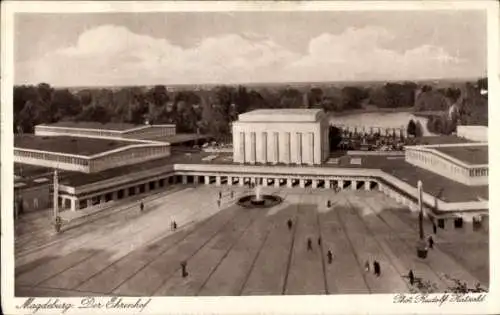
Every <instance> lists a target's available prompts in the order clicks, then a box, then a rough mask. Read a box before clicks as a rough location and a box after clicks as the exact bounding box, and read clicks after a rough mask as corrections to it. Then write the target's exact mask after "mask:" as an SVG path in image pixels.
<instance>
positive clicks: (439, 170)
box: [405, 143, 488, 186]
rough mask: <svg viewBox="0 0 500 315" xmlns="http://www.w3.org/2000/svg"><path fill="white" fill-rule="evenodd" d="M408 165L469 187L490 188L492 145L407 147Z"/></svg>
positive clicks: (465, 144) (466, 144)
mask: <svg viewBox="0 0 500 315" xmlns="http://www.w3.org/2000/svg"><path fill="white" fill-rule="evenodd" d="M405 150H406V152H405V160H406V162H408V163H410V164H413V165H415V166H418V167H421V168H424V169H427V170H429V171H431V172H434V173H436V174H439V175H441V176H445V177H448V178H450V179H452V180H454V181H457V182H460V183H463V184H465V185H469V186H481V185H488V144H486V143H461V144H435V145H418V146H407V147H406V148H405Z"/></svg>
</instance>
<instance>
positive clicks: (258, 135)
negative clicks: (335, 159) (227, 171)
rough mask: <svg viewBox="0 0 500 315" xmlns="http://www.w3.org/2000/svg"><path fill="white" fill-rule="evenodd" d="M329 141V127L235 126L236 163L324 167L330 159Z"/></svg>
mask: <svg viewBox="0 0 500 315" xmlns="http://www.w3.org/2000/svg"><path fill="white" fill-rule="evenodd" d="M327 141H328V125H327V124H326V123H321V122H301V123H286V122H235V123H233V160H234V162H236V163H250V164H253V163H285V164H309V165H313V164H321V163H322V162H323V161H324V160H325V159H326V158H327V152H326V149H325V143H326V142H327ZM327 147H328V146H326V148H327Z"/></svg>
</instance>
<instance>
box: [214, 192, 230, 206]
mask: <svg viewBox="0 0 500 315" xmlns="http://www.w3.org/2000/svg"><path fill="white" fill-rule="evenodd" d="M230 195H231V199H233V198H234V191H232V190H231V192H230ZM221 204H222V191H219V199H217V207H219V208H220V206H221Z"/></svg>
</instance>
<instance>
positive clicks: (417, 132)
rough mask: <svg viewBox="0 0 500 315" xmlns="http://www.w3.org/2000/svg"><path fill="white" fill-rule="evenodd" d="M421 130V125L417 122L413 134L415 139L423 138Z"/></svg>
mask: <svg viewBox="0 0 500 315" xmlns="http://www.w3.org/2000/svg"><path fill="white" fill-rule="evenodd" d="M423 133H424V132H423V128H422V124H421V123H420V121H419V120H417V122H416V123H415V134H414V136H415V137H417V138H420V137H422V136H423Z"/></svg>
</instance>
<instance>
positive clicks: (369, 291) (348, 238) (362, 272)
mask: <svg viewBox="0 0 500 315" xmlns="http://www.w3.org/2000/svg"><path fill="white" fill-rule="evenodd" d="M342 197H343V198H345V200H346V201H348V200H347V197H346V196H342ZM335 212H336V214H337V219H338V221H339V223H340V225H341V226H342V231H343V232H344V235H345V236H346V239H347V242H348V243H349V247H351V251H352V253H353V254H354V258H356V262H357V263H358V270H359V271H360V273H361V275H362V276H363V281H364V282H365V286H366V289H367V290H368V293H370V294H371V293H372V290H371V288H370V286H369V285H368V281H367V280H366V274H365V272H364V271H363V268H362V266H361V262H360V261H359V257H358V254H357V253H356V251H355V250H354V246H353V245H352V241H351V238H350V237H349V234H347V230H346V226H345V224H344V221H343V220H342V218H341V216H340V214H339V212H338V210H337V211H335Z"/></svg>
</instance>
